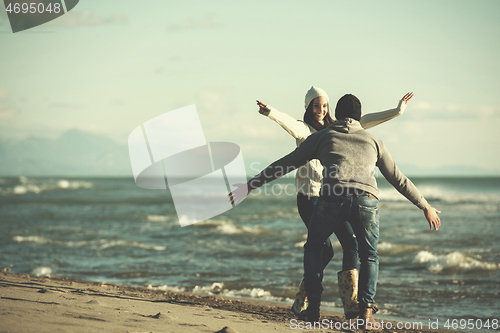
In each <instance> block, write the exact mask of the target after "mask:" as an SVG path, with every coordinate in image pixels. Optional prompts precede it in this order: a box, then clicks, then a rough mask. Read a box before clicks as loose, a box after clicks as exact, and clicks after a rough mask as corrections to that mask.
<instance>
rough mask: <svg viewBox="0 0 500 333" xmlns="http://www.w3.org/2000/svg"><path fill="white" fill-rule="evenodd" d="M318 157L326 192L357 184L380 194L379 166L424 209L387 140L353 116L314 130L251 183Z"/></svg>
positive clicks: (268, 179)
mask: <svg viewBox="0 0 500 333" xmlns="http://www.w3.org/2000/svg"><path fill="white" fill-rule="evenodd" d="M315 158H316V159H318V160H319V161H320V162H321V164H322V165H323V168H324V169H323V180H322V185H321V186H322V189H321V191H322V193H332V192H333V193H340V191H341V190H342V188H353V189H358V190H361V191H365V192H369V193H371V194H373V195H374V196H376V197H377V198H378V197H379V191H378V188H377V181H376V179H375V166H377V167H378V168H379V169H380V171H381V173H382V174H383V175H384V177H385V178H386V179H387V180H388V181H389V183H391V185H392V186H394V187H395V188H396V190H398V191H399V192H400V193H401V194H402V195H404V196H405V197H406V198H407V199H408V200H410V201H411V202H412V203H413V204H414V205H416V206H417V207H419V208H420V209H423V208H424V207H425V206H426V205H427V201H426V200H425V198H424V197H423V196H422V195H421V194H420V192H419V191H418V189H417V188H416V187H415V185H414V184H413V183H412V182H411V181H410V180H409V179H408V178H407V177H406V176H405V175H404V174H403V173H402V172H401V171H399V169H398V167H397V166H396V163H395V162H394V159H393V158H392V157H391V155H390V154H389V151H388V150H387V148H386V147H385V146H384V144H383V142H382V141H381V140H379V139H377V138H376V137H375V136H373V135H372V134H370V133H368V132H366V131H365V130H363V128H362V127H361V124H360V123H359V122H358V121H356V120H354V119H350V118H347V119H342V120H340V121H338V122H336V123H334V124H332V125H330V126H329V127H328V128H326V129H324V130H322V131H319V132H316V133H314V134H312V135H311V136H309V137H308V138H307V139H306V140H305V141H304V142H302V144H301V145H300V146H299V147H297V149H295V150H294V151H293V152H291V153H290V154H288V155H286V156H284V157H283V158H281V159H279V160H277V161H276V162H274V163H272V164H271V165H270V166H268V167H267V168H265V169H264V170H263V171H262V172H261V173H259V174H258V175H256V176H255V177H254V178H252V179H251V180H250V181H249V182H248V185H249V186H250V188H252V189H255V188H258V187H260V186H262V185H264V184H266V183H269V182H271V181H273V180H275V179H277V178H279V177H282V176H284V175H285V174H287V173H288V172H290V171H293V170H294V169H296V168H298V167H300V166H301V165H304V164H305V163H306V162H307V161H309V160H311V159H315Z"/></svg>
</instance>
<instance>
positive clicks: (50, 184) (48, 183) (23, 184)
mask: <svg viewBox="0 0 500 333" xmlns="http://www.w3.org/2000/svg"><path fill="white" fill-rule="evenodd" d="M0 184H3V185H7V186H3V187H0V194H1V195H24V194H27V193H35V194H39V193H41V192H43V191H51V190H77V189H89V188H92V187H93V186H94V184H93V183H91V182H87V181H82V180H72V181H70V180H66V179H58V180H57V179H32V178H28V177H24V176H19V177H18V179H17V181H15V183H14V184H13V182H12V181H11V182H7V181H5V180H4V181H3V182H1V183H0Z"/></svg>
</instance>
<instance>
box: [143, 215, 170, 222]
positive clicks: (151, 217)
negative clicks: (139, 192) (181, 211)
mask: <svg viewBox="0 0 500 333" xmlns="http://www.w3.org/2000/svg"><path fill="white" fill-rule="evenodd" d="M147 220H148V221H151V222H166V221H168V216H166V215H148V217H147Z"/></svg>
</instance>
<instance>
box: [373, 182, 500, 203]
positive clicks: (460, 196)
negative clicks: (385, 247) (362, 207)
mask: <svg viewBox="0 0 500 333" xmlns="http://www.w3.org/2000/svg"><path fill="white" fill-rule="evenodd" d="M418 190H419V191H420V193H422V195H423V196H424V197H425V198H426V199H427V200H439V201H442V202H447V203H463V202H467V203H473V202H477V203H481V204H483V203H487V202H491V203H499V202H500V193H497V192H493V193H488V192H467V191H453V190H447V189H443V188H440V187H438V186H430V185H422V186H419V187H418ZM379 191H380V200H381V201H394V202H405V201H408V200H407V199H406V198H405V197H404V196H403V195H402V194H401V193H399V192H398V191H396V189H394V188H392V187H389V188H379Z"/></svg>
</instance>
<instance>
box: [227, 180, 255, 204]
mask: <svg viewBox="0 0 500 333" xmlns="http://www.w3.org/2000/svg"><path fill="white" fill-rule="evenodd" d="M233 186H235V187H236V189H235V190H233V191H231V192H229V195H228V197H229V199H230V200H231V205H235V206H236V205H239V204H240V202H242V201H243V199H245V198H246V197H247V196H248V194H250V192H251V191H252V190H251V189H250V187H249V186H248V184H247V183H238V184H233Z"/></svg>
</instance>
